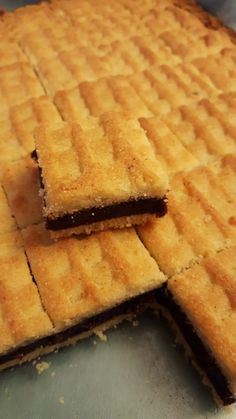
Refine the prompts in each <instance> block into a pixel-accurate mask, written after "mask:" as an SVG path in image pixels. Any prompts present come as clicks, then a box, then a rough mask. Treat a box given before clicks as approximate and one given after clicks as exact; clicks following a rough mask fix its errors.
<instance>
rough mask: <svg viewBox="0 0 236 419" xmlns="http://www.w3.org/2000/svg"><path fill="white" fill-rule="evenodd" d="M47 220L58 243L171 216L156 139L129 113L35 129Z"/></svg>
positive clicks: (166, 186)
mask: <svg viewBox="0 0 236 419" xmlns="http://www.w3.org/2000/svg"><path fill="white" fill-rule="evenodd" d="M35 141H36V151H37V158H38V164H39V168H40V172H41V181H42V188H43V195H44V208H43V210H44V216H45V218H46V222H47V228H48V229H49V230H50V231H51V235H52V237H54V238H58V237H62V236H64V237H65V236H70V235H72V234H82V233H87V234H89V233H90V232H92V231H99V230H104V229H107V228H123V227H125V226H130V225H133V224H143V223H144V222H146V221H147V220H149V219H153V217H154V216H162V215H164V214H165V212H166V199H165V195H166V193H167V190H168V179H167V175H166V174H165V172H164V170H163V168H162V164H161V160H160V159H159V158H158V155H157V154H155V149H154V148H153V146H152V144H151V143H150V140H149V139H148V137H147V136H146V134H145V132H144V130H143V129H142V128H141V126H140V125H139V122H138V120H136V119H133V118H132V117H130V115H129V114H127V113H107V114H104V115H102V116H101V117H100V118H99V120H98V124H97V127H96V128H94V129H90V130H84V131H83V130H82V129H81V127H80V126H79V125H78V124H76V123H72V124H69V123H61V124H58V125H56V126H54V127H53V128H52V127H48V126H40V127H38V128H37V129H36V130H35Z"/></svg>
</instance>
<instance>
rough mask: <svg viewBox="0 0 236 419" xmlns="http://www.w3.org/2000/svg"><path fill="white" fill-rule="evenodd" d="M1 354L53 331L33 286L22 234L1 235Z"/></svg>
mask: <svg viewBox="0 0 236 419" xmlns="http://www.w3.org/2000/svg"><path fill="white" fill-rule="evenodd" d="M0 254H1V256H0V266H1V279H0V313H1V315H0V330H1V340H0V352H5V351H7V350H8V349H10V348H13V347H15V346H18V345H20V344H23V343H25V342H27V341H30V340H33V339H37V338H39V337H40V336H42V335H45V334H48V333H49V332H51V331H52V324H51V322H50V320H49V317H48V315H47V314H46V312H45V311H44V309H43V307H42V304H41V301H40V298H39V294H38V290H37V287H36V286H35V284H34V283H33V280H32V277H31V274H30V271H29V268H28V264H27V259H26V257H25V253H24V248H23V244H22V238H21V236H20V234H19V233H18V232H17V231H15V232H9V233H5V234H1V235H0Z"/></svg>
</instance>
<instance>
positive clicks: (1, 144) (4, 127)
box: [0, 96, 61, 161]
mask: <svg viewBox="0 0 236 419" xmlns="http://www.w3.org/2000/svg"><path fill="white" fill-rule="evenodd" d="M60 121H61V117H60V114H59V113H58V111H57V108H56V107H55V106H54V104H53V103H52V102H51V101H50V99H49V98H48V97H46V96H41V97H39V98H32V99H29V100H28V101H26V102H24V103H22V104H20V105H17V106H14V107H12V108H9V110H8V112H7V113H3V114H0V123H1V132H0V160H1V161H7V160H10V161H11V160H18V159H19V158H21V157H23V156H25V155H26V154H29V153H31V152H32V151H33V150H34V148H35V144H34V138H33V132H34V129H35V128H36V126H38V125H39V124H42V123H48V124H55V123H57V122H60Z"/></svg>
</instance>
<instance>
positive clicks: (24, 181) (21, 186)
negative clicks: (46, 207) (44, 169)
mask: <svg viewBox="0 0 236 419" xmlns="http://www.w3.org/2000/svg"><path fill="white" fill-rule="evenodd" d="M2 183H3V187H4V190H5V193H6V196H7V199H8V202H9V205H10V207H11V211H12V213H13V214H14V216H15V218H16V222H17V224H18V227H19V228H20V229H22V228H25V227H27V226H28V225H31V224H38V223H40V222H42V219H43V215H42V200H41V198H40V196H39V189H40V183H39V173H38V165H37V164H36V163H35V162H34V160H32V158H31V157H26V158H24V159H21V160H18V161H16V162H14V163H13V162H12V163H9V164H8V165H7V166H6V168H5V171H4V173H3V177H2Z"/></svg>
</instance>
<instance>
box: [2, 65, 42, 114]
mask: <svg viewBox="0 0 236 419" xmlns="http://www.w3.org/2000/svg"><path fill="white" fill-rule="evenodd" d="M43 94H44V90H43V88H42V86H41V83H40V82H39V80H38V79H37V77H36V74H35V73H34V71H33V69H32V68H31V66H30V65H29V64H28V63H26V62H19V63H14V64H10V65H6V66H4V67H0V101H1V105H0V112H1V113H2V112H6V111H8V109H9V108H10V107H12V106H14V105H18V104H20V103H22V102H25V101H26V100H27V99H29V98H31V97H39V96H42V95H43Z"/></svg>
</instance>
